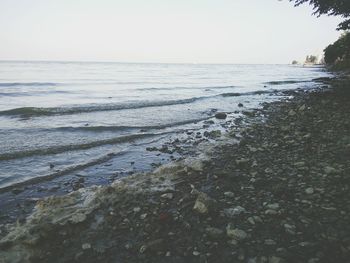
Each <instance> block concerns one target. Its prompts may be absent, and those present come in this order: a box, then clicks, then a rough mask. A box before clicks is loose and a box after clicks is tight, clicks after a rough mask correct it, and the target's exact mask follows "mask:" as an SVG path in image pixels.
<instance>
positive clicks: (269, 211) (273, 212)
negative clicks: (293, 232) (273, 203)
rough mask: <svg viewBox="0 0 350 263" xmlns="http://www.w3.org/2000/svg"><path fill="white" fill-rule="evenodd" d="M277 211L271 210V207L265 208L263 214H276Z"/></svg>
mask: <svg viewBox="0 0 350 263" xmlns="http://www.w3.org/2000/svg"><path fill="white" fill-rule="evenodd" d="M277 214H278V212H277V211H276V210H272V209H267V210H266V211H265V215H277Z"/></svg>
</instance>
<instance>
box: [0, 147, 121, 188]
mask: <svg viewBox="0 0 350 263" xmlns="http://www.w3.org/2000/svg"><path fill="white" fill-rule="evenodd" d="M125 153H126V152H123V151H121V152H118V153H113V152H111V153H108V154H106V155H102V156H100V157H98V158H94V159H91V160H88V161H87V162H84V163H80V164H74V165H70V166H68V167H65V168H64V169H62V170H58V171H55V172H53V173H51V174H47V175H44V176H39V177H33V178H22V179H21V180H20V181H19V180H17V181H16V182H13V178H12V177H9V178H7V179H8V180H9V181H8V182H6V181H7V180H6V179H5V180H2V181H1V182H0V183H1V187H0V193H2V192H5V191H8V190H11V189H13V188H15V187H20V186H24V185H27V184H34V183H39V182H42V181H45V180H52V179H54V178H56V177H59V176H63V175H66V174H69V173H71V172H74V171H78V170H82V169H84V168H87V167H90V166H94V165H97V164H101V163H104V162H107V161H109V160H111V159H112V158H114V157H116V156H120V155H123V154H125Z"/></svg>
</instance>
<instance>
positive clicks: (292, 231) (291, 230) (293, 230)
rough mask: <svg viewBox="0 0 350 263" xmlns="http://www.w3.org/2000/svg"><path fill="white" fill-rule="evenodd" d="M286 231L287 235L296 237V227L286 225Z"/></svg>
mask: <svg viewBox="0 0 350 263" xmlns="http://www.w3.org/2000/svg"><path fill="white" fill-rule="evenodd" d="M283 226H284V229H285V231H286V232H287V233H289V234H291V235H294V234H295V229H296V227H295V226H294V225H290V224H284V225H283Z"/></svg>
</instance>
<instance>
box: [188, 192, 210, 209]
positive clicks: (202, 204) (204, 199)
mask: <svg viewBox="0 0 350 263" xmlns="http://www.w3.org/2000/svg"><path fill="white" fill-rule="evenodd" d="M213 203H214V200H213V199H211V198H210V197H209V196H208V195H207V194H205V193H203V192H199V194H198V197H197V199H196V202H195V203H194V206H193V210H195V211H196V212H198V213H200V214H207V213H208V212H209V210H210V208H211V207H212V206H213Z"/></svg>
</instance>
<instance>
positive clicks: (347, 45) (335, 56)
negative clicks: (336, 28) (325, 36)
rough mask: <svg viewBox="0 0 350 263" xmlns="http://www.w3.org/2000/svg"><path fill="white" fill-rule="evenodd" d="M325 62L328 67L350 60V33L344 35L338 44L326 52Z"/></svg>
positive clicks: (331, 46)
mask: <svg viewBox="0 0 350 263" xmlns="http://www.w3.org/2000/svg"><path fill="white" fill-rule="evenodd" d="M324 58H325V62H326V64H328V65H331V64H335V63H344V62H346V63H347V62H348V61H349V60H350V32H346V33H344V34H343V35H342V36H341V37H340V38H339V39H338V40H337V41H336V42H334V43H333V44H331V45H329V46H328V47H327V48H326V49H325V50H324Z"/></svg>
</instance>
